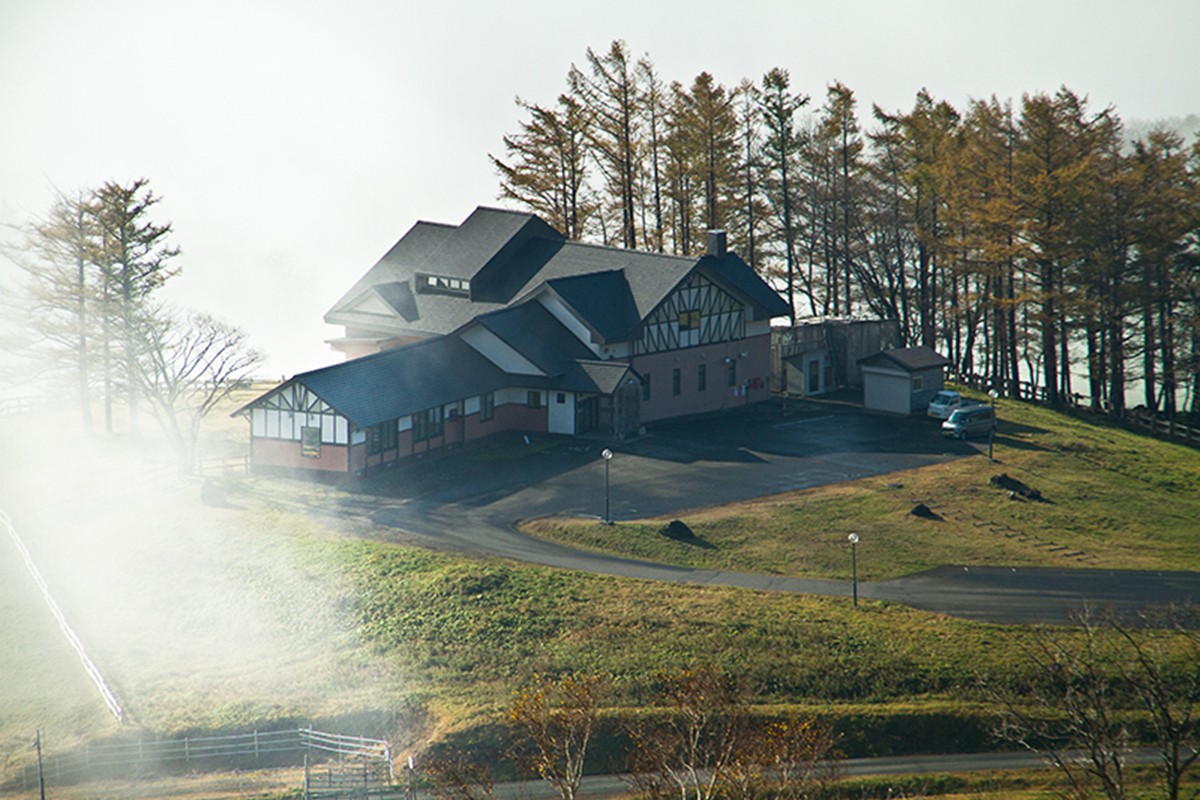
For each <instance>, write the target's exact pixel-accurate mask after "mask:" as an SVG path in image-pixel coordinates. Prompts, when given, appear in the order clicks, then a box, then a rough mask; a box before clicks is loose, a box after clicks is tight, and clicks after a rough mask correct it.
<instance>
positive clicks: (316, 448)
mask: <svg viewBox="0 0 1200 800" xmlns="http://www.w3.org/2000/svg"><path fill="white" fill-rule="evenodd" d="M300 455H301V456H303V457H304V458H320V457H321V429H320V428H310V427H307V426H305V427H303V428H301V429H300Z"/></svg>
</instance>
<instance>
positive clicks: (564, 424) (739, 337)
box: [235, 208, 787, 474]
mask: <svg viewBox="0 0 1200 800" xmlns="http://www.w3.org/2000/svg"><path fill="white" fill-rule="evenodd" d="M786 313H787V304H786V303H785V301H784V300H783V299H782V298H780V297H779V295H777V294H776V293H775V292H774V291H773V290H772V289H771V288H770V287H769V286H768V285H767V284H766V283H765V282H764V281H763V280H762V279H761V278H759V277H758V276H757V275H756V274H755V273H754V271H753V270H752V269H751V268H750V267H749V266H748V265H747V264H746V263H745V262H744V261H742V259H741V258H739V257H738V256H737V255H735V254H733V253H730V252H727V251H726V246H725V234H724V233H723V232H721V231H710V232H709V234H708V250H707V252H706V253H705V254H704V255H702V256H695V257H679V256H668V255H662V254H657V253H644V252H638V251H632V250H623V249H617V248H609V247H599V246H596V245H588V244H581V243H578V242H571V241H568V240H567V239H565V238H564V237H563V236H562V235H561V234H560V233H558V232H557V231H555V230H554V229H553V228H551V227H550V226H549V225H547V224H546V223H544V222H543V221H542V220H540V219H538V218H537V217H536V216H533V215H531V214H524V213H517V212H512V211H505V210H501V209H495V208H478V209H476V210H475V211H474V212H473V213H472V214H471V215H470V216H469V217H468V218H467V219H466V220H465V221H464V222H463V223H462V224H461V225H457V226H453V225H441V224H433V223H426V222H419V223H417V224H416V225H415V226H414V227H413V228H412V229H411V230H409V232H408V233H406V234H405V235H404V237H403V238H401V239H400V241H398V242H397V243H396V244H395V245H394V246H393V247H392V248H391V249H390V250H389V251H388V252H387V253H386V254H385V255H384V256H383V258H381V259H380V260H379V261H378V262H377V263H376V264H375V265H374V266H373V267H371V269H370V270H368V271H367V273H366V274H365V275H364V276H363V277H362V278H361V279H360V280H359V281H358V282H357V283H356V284H354V286H352V287H351V288H350V290H349V291H347V292H346V294H345V295H343V296H342V298H341V299H340V300H338V302H337V303H336V304H335V305H334V306H333V308H332V309H330V311H329V312H328V313H327V314H326V316H325V319H326V321H327V322H330V323H332V324H336V325H341V326H342V327H343V330H344V334H343V335H342V336H341V337H339V338H337V339H335V340H333V341H332V342H331V345H332V346H333V347H334V348H335V349H337V350H339V351H341V352H343V353H345V354H346V355H347V357H348V358H349V359H350V360H348V361H345V362H343V363H341V364H336V365H334V366H330V367H325V368H323V369H317V370H313V371H311V372H306V373H302V374H300V375H296V376H294V377H293V378H291V379H290V380H287V381H285V382H283V383H282V384H280V385H279V386H277V387H275V388H274V389H272V390H271V391H269V392H267V393H266V394H264V395H262V396H260V397H258V398H257V399H255V400H253V401H252V402H250V403H248V404H247V405H246V406H244V407H243V408H241V409H239V411H238V412H235V413H238V414H244V415H246V416H247V417H248V418H249V419H250V433H251V463H252V465H253V466H254V468H255V469H259V470H264V469H266V470H270V469H286V470H316V471H322V472H331V473H345V474H359V473H361V472H364V471H366V470H370V469H373V468H377V467H380V466H383V465H386V464H389V463H392V462H395V461H396V460H398V459H402V458H405V457H408V456H412V455H415V454H418V453H424V452H428V451H432V450H438V449H441V448H444V447H448V446H452V445H457V444H461V443H463V442H468V441H471V440H473V439H478V438H481V437H483V436H487V435H490V434H493V433H499V432H501V431H512V430H516V431H529V432H548V433H556V434H566V435H579V434H599V435H604V436H611V437H614V438H620V437H624V436H629V435H631V434H633V433H635V432H637V431H638V430H640V429H641V427H642V426H643V425H644V424H646V423H649V422H654V421H657V420H663V419H669V418H673V417H679V416H686V415H691V414H698V413H704V412H713V411H719V410H722V409H727V408H732V407H736V406H740V405H745V404H747V403H753V402H757V401H760V400H765V399H767V398H768V397H769V395H770V374H771V361H770V359H771V356H770V321H771V318H772V317H778V316H781V315H785V314H786Z"/></svg>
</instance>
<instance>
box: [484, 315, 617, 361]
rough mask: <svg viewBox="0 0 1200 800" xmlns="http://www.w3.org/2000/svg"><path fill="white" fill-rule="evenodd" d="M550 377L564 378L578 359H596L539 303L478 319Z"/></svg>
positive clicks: (585, 346) (593, 354)
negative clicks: (569, 367)
mask: <svg viewBox="0 0 1200 800" xmlns="http://www.w3.org/2000/svg"><path fill="white" fill-rule="evenodd" d="M476 321H477V322H478V323H479V324H480V325H482V326H483V327H485V328H487V329H488V330H489V331H491V332H492V333H493V334H495V335H496V337H497V338H499V339H500V340H501V341H503V342H504V343H505V344H507V345H508V346H509V347H511V348H512V349H514V350H516V351H517V352H518V353H520V354H521V355H522V356H524V357H525V358H527V359H528V360H529V361H530V362H531V363H532V364H533V365H534V366H536V367H537V368H538V369H540V370H541V371H542V372H544V373H545V374H547V375H550V376H556V375H562V374H563V373H564V372H565V371H566V370H567V367H568V366H569V365H570V364H572V363H573V362H575V361H576V360H578V359H581V358H582V359H592V358H595V357H596V354H595V353H593V352H592V351H591V350H590V349H589V348H588V347H587V345H585V344H584V343H583V342H581V341H579V339H577V338H575V335H574V334H573V333H571V332H570V331H569V330H567V329H566V328H564V327H563V324H562V323H561V322H559V321H558V320H557V319H555V317H554V315H553V314H551V313H550V312H549V311H547V310H546V307H545V306H543V305H542V304H541V303H539V302H538V301H537V300H528V301H526V302H524V303H522V304H521V305H519V306H512V307H511V308H504V309H501V310H499V311H493V312H491V313H489V314H484V315H482V316H480V317H478V318H477V320H476Z"/></svg>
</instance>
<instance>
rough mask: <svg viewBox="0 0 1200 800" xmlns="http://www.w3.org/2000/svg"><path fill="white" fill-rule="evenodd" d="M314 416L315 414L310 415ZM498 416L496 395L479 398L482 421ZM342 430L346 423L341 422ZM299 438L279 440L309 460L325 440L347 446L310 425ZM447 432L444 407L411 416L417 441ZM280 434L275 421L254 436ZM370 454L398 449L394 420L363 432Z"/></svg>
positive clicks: (535, 395)
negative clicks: (292, 442)
mask: <svg viewBox="0 0 1200 800" xmlns="http://www.w3.org/2000/svg"><path fill="white" fill-rule="evenodd" d="M527 404H528V406H529V407H530V408H540V407H541V405H542V393H541V392H529V395H528V398H527ZM455 413H456V412H455V410H453V409H452V410H451V412H450V417H451V418H453V417H454V416H455ZM310 416H315V415H310ZM495 416H496V395H495V393H494V392H488V393H487V394H485V395H482V396H480V398H479V420H480V421H481V422H488V421H490V420H492V419H494V418H495ZM342 424H343V429H344V425H345V420H342ZM297 429H298V431H299V434H298V436H296V437H292V436H287V435H284V436H282V437H280V438H285V439H286V438H299V439H300V442H301V451H302V454H303V455H305V456H307V457H309V458H319V457H320V455H321V442H322V441H323V440H324V441H326V442H327V443H330V444H332V443H335V442H336V443H339V444H344V443H345V442H346V437H345V435H344V434H343V436H342V437H341V441H340V442H338V441H337V440H333V441H331V440H330V438H329V437H325V436H322V430H321V427H317V426H311V427H310V426H307V425H303V424H299V425H298V426H297ZM445 429H446V414H445V409H444V408H442V407H441V406H438V407H436V408H427V409H425V410H424V411H418V412H417V413H415V414H413V415H412V438H413V441H414V442H423V441H426V440H428V439H436V438H437V437H439V436H441V435H442V434H443V433H444V432H445ZM279 433H282V431H281V430H280V426H279V425H278V423H277V422H276V423H275V424H274V425H270V426H268V425H266V424H263V425H261V426H256V430H255V435H256V436H260V437H264V438H276V437H277V436H278V435H279ZM363 433H364V434H365V438H366V443H367V452H368V453H370V454H372V455H374V454H377V453H382V452H384V451H386V450H395V449H396V447H397V445H398V443H399V428H398V426H397V424H396V421H395V420H388V421H387V422H380V423H379V424H377V425H372V426H371V427H369V428H367V429H366V430H365V431H364V432H363Z"/></svg>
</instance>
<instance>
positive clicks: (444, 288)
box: [417, 275, 471, 297]
mask: <svg viewBox="0 0 1200 800" xmlns="http://www.w3.org/2000/svg"><path fill="white" fill-rule="evenodd" d="M417 290H418V291H421V292H435V293H437V294H456V295H461V296H463V297H466V296H468V295H469V294H470V293H471V282H470V281H469V280H467V279H466V278H453V277H450V276H449V275H420V276H418V279H417Z"/></svg>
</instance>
